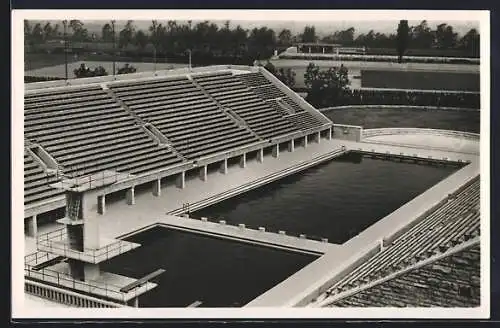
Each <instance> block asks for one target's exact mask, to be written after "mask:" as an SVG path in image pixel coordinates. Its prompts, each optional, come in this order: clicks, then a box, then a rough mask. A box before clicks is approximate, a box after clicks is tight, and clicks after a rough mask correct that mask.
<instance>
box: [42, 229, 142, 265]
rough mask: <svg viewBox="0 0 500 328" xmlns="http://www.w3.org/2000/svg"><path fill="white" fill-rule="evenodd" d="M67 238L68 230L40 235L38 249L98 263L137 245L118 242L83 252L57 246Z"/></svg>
mask: <svg viewBox="0 0 500 328" xmlns="http://www.w3.org/2000/svg"><path fill="white" fill-rule="evenodd" d="M66 238H67V232H66V228H61V229H57V230H54V231H51V232H48V233H45V234H42V235H39V236H38V238H37V241H36V245H37V248H39V249H43V250H44V251H46V249H44V248H48V249H50V250H51V251H53V250H59V251H62V252H63V254H64V255H65V256H67V257H71V258H75V257H76V258H77V259H79V260H83V261H92V263H98V262H101V261H103V260H107V259H109V258H110V254H115V253H116V252H118V254H121V253H123V252H125V251H128V250H132V249H133V248H134V246H135V245H137V244H134V243H130V242H127V241H124V240H116V241H115V242H113V243H111V244H109V245H106V246H104V247H102V248H99V249H91V248H86V247H84V248H83V251H79V250H75V249H72V248H70V247H69V246H68V245H67V244H63V245H61V244H57V243H56V242H57V241H63V240H65V239H66Z"/></svg>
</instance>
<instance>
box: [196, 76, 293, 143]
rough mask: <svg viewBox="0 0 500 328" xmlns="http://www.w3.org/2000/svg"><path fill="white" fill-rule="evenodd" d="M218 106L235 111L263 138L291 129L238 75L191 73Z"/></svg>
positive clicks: (284, 132)
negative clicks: (194, 74)
mask: <svg viewBox="0 0 500 328" xmlns="http://www.w3.org/2000/svg"><path fill="white" fill-rule="evenodd" d="M193 79H195V81H196V82H197V83H198V84H200V85H201V86H202V87H203V88H204V89H205V90H206V91H207V92H208V93H209V94H210V95H211V96H212V97H213V98H214V99H215V100H217V101H218V102H219V103H220V104H221V105H222V106H224V107H225V108H227V109H230V110H232V111H233V112H235V113H236V114H237V115H238V116H239V117H241V118H242V119H243V120H244V121H245V122H246V124H248V126H249V127H250V128H251V129H252V130H253V131H254V132H256V133H257V135H259V136H260V137H262V138H264V139H268V138H272V137H275V136H279V135H283V134H287V133H290V132H293V131H294V130H296V129H295V127H294V126H293V125H292V124H291V123H290V122H288V121H287V120H285V119H283V118H282V116H281V115H280V114H279V113H278V112H276V110H274V109H273V108H271V107H269V105H267V104H266V103H265V102H264V101H263V100H262V99H260V98H259V97H258V96H257V95H255V94H254V93H252V92H251V91H250V90H249V89H248V88H247V87H246V86H245V85H244V84H243V83H242V82H241V81H240V80H239V79H237V78H236V77H234V76H232V74H231V73H227V74H207V75H201V76H195V77H193Z"/></svg>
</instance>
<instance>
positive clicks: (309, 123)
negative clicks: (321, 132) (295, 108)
mask: <svg viewBox="0 0 500 328" xmlns="http://www.w3.org/2000/svg"><path fill="white" fill-rule="evenodd" d="M285 117H286V119H287V120H289V121H290V122H292V123H293V124H294V125H295V126H296V127H297V128H298V129H301V130H306V129H310V128H313V127H316V126H320V125H321V124H322V122H321V121H320V120H319V119H317V118H316V117H314V116H313V115H312V114H311V113H309V112H299V113H296V114H292V115H288V116H285Z"/></svg>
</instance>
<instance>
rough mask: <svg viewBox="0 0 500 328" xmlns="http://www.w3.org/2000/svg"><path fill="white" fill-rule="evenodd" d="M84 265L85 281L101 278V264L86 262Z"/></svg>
mask: <svg viewBox="0 0 500 328" xmlns="http://www.w3.org/2000/svg"><path fill="white" fill-rule="evenodd" d="M84 265H85V266H84V272H85V281H92V280H97V279H99V276H100V275H101V270H100V268H99V264H93V263H85V264H84Z"/></svg>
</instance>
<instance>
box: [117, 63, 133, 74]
mask: <svg viewBox="0 0 500 328" xmlns="http://www.w3.org/2000/svg"><path fill="white" fill-rule="evenodd" d="M135 72H137V69H136V68H135V67H134V66H131V65H129V64H128V63H126V64H125V65H124V66H123V67H120V68H118V72H117V74H129V73H135Z"/></svg>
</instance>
